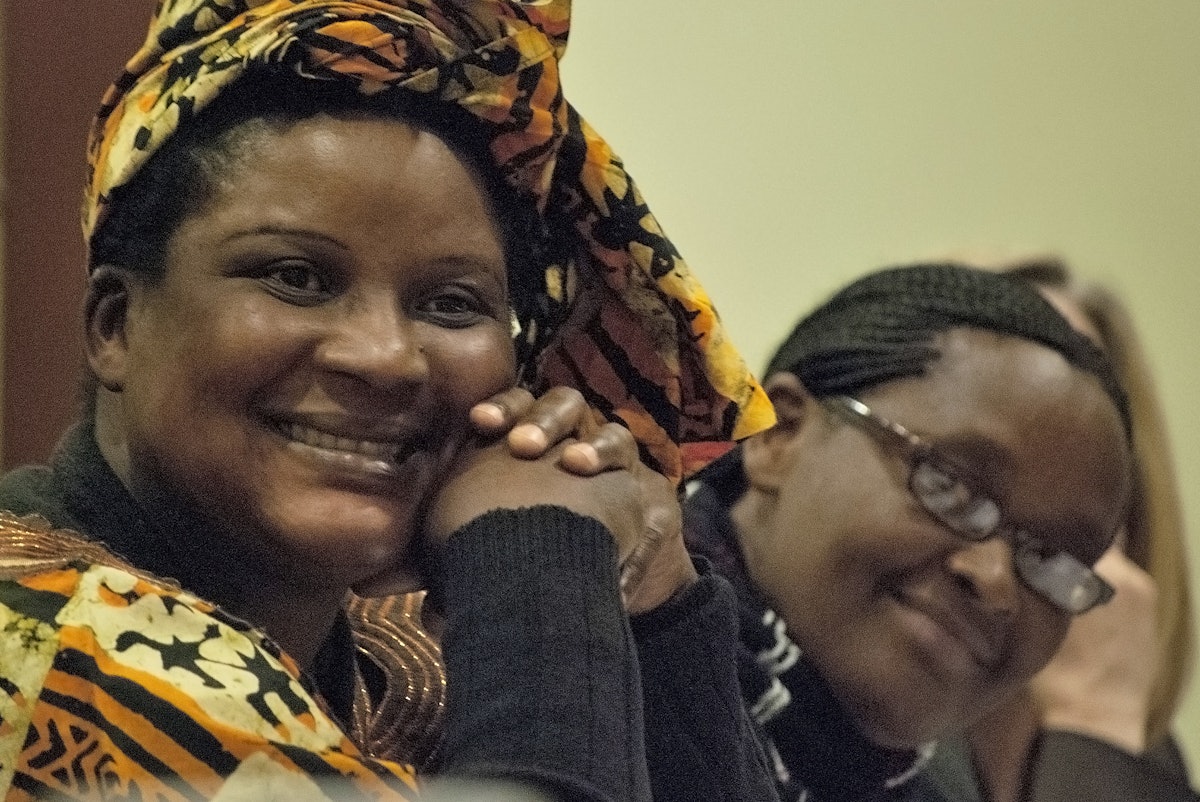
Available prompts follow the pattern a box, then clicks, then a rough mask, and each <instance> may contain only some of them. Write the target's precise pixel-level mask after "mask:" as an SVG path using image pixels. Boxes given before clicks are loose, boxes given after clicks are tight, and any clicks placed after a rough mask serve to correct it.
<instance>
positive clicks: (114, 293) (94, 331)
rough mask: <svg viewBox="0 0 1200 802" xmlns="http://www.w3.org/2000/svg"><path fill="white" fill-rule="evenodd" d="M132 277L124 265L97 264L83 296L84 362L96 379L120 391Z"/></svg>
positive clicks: (124, 366)
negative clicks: (85, 360) (85, 356)
mask: <svg viewBox="0 0 1200 802" xmlns="http://www.w3.org/2000/svg"><path fill="white" fill-rule="evenodd" d="M134 281H135V279H134V277H133V275H132V274H131V273H130V271H129V270H127V269H125V268H121V267H116V266H114V265H100V266H99V267H97V268H96V269H95V270H93V271H92V274H91V276H90V277H89V278H88V288H87V295H86V297H85V298H84V304H83V321H84V345H85V347H86V349H87V360H88V365H90V366H91V369H92V372H93V373H95V374H96V378H97V379H99V381H100V383H101V384H102V385H103V386H104V387H105V388H107V389H109V390H112V391H113V392H120V391H121V390H122V389H123V388H124V386H125V371H126V366H127V361H128V360H127V354H128V347H127V341H126V333H125V327H126V323H127V321H128V317H129V303H130V295H131V289H132V284H133V282H134Z"/></svg>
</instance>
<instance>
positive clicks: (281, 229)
mask: <svg viewBox="0 0 1200 802" xmlns="http://www.w3.org/2000/svg"><path fill="white" fill-rule="evenodd" d="M261 236H275V237H301V238H304V239H310V240H320V241H321V242H325V243H328V244H329V245H333V246H335V247H338V248H341V249H343V250H345V249H346V245H345V243H343V242H342V241H341V240H338V239H336V238H334V237H331V236H329V235H328V234H322V233H321V232H319V231H312V230H310V229H307V228H288V227H286V226H275V225H262V226H255V227H254V228H246V229H239V230H237V231H234V232H233V233H231V234H229V235H228V236H227V237H225V242H236V241H237V240H240V239H245V238H247V237H261Z"/></svg>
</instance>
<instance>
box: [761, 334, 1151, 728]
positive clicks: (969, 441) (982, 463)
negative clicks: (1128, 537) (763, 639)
mask: <svg viewBox="0 0 1200 802" xmlns="http://www.w3.org/2000/svg"><path fill="white" fill-rule="evenodd" d="M940 345H941V347H942V353H943V356H942V357H941V358H940V359H938V360H937V361H935V362H934V363H933V364H932V365H930V367H929V370H928V372H927V373H926V375H924V376H921V377H917V378H912V379H903V380H897V381H893V382H889V383H886V384H884V385H881V386H879V387H878V388H875V389H873V390H872V391H870V392H865V393H863V394H862V395H861V397H860V400H861V401H863V402H864V403H866V404H867V405H869V406H870V407H871V409H872V410H874V411H875V412H877V413H878V414H879V415H881V416H882V417H884V418H887V419H889V420H891V421H894V422H896V423H899V424H901V425H902V426H904V427H905V428H907V429H908V430H909V431H911V432H914V433H916V434H917V435H919V436H920V437H921V438H922V439H923V440H925V441H927V442H928V443H930V444H931V445H932V446H933V447H934V449H935V451H936V453H937V454H938V456H939V457H940V458H941V460H942V461H943V462H944V463H946V464H949V465H950V466H953V467H954V468H955V469H957V470H958V471H959V474H960V477H961V478H963V479H965V480H967V481H968V482H970V483H972V484H973V485H974V486H975V487H976V488H978V489H979V490H981V491H983V492H986V493H987V494H988V495H990V496H991V497H992V498H993V499H994V500H996V501H997V502H998V503H999V505H1000V508H1001V510H1002V511H1003V513H1004V514H1005V515H1006V517H1007V519H1008V520H1009V521H1010V522H1012V523H1013V524H1015V525H1017V526H1019V527H1021V528H1023V529H1025V530H1026V531H1027V532H1029V533H1030V534H1032V535H1034V536H1036V537H1038V538H1040V539H1041V540H1043V541H1044V542H1046V543H1047V544H1049V545H1052V546H1055V547H1058V548H1061V549H1064V550H1067V551H1069V552H1071V553H1072V554H1074V555H1075V556H1077V557H1079V558H1080V559H1082V560H1083V561H1084V562H1085V563H1087V564H1089V565H1090V564H1091V563H1093V562H1094V561H1095V559H1096V558H1097V557H1099V555H1100V554H1101V553H1102V552H1103V551H1104V550H1105V548H1106V546H1107V545H1108V543H1109V541H1110V539H1111V537H1112V534H1113V532H1114V530H1115V529H1116V527H1117V525H1118V523H1119V522H1120V520H1121V514H1122V510H1123V505H1124V500H1125V496H1126V492H1127V479H1126V476H1127V472H1128V464H1129V463H1128V459H1129V458H1128V455H1127V449H1126V444H1125V439H1124V434H1123V429H1122V425H1121V421H1120V418H1119V416H1118V413H1117V411H1116V408H1115V407H1114V405H1113V403H1112V401H1111V400H1110V399H1109V398H1108V396H1107V395H1106V394H1105V393H1104V392H1103V390H1102V389H1101V388H1100V385H1099V383H1098V382H1096V381H1095V380H1094V379H1093V378H1092V377H1090V376H1088V375H1086V374H1084V373H1083V372H1082V371H1079V370H1077V369H1075V368H1073V367H1071V366H1070V365H1069V364H1068V363H1067V362H1066V361H1065V360H1064V359H1063V358H1062V357H1061V356H1060V355H1059V354H1057V353H1056V352H1054V351H1052V350H1050V349H1048V348H1045V347H1043V346H1040V345H1037V344H1035V343H1032V342H1030V341H1026V340H1022V339H1018V338H1015V337H1005V336H1001V335H996V334H993V333H989V332H983V331H978V330H968V329H959V330H955V331H952V332H949V333H948V334H946V335H944V336H943V338H942V339H941V341H940ZM802 406H803V409H804V413H803V420H802V423H801V425H800V426H799V428H798V429H797V430H796V432H795V433H794V434H793V435H790V436H791V437H793V438H795V439H794V441H791V445H792V446H794V447H791V448H789V449H787V453H788V454H789V455H790V456H788V457H786V459H787V460H790V463H789V464H787V465H786V469H785V471H784V472H782V473H781V474H780V475H781V476H782V478H781V479H780V480H779V482H780V484H779V485H778V490H779V494H778V496H777V497H776V503H777V506H776V507H775V512H774V516H773V518H772V519H771V521H772V525H770V526H767V527H763V528H761V529H759V530H757V531H744V532H743V546H744V550H745V552H746V555H747V561H748V563H749V566H750V570H751V573H752V575H753V577H754V579H755V580H756V582H757V583H758V584H759V586H760V587H762V588H763V589H764V590H765V591H766V593H767V595H768V596H769V597H770V598H771V600H772V602H773V603H774V604H775V605H776V606H777V609H778V610H779V612H780V613H781V614H782V615H783V617H784V619H785V621H786V622H787V625H788V629H789V630H790V632H791V634H792V637H793V638H794V639H795V640H796V642H797V643H798V644H799V646H800V647H801V649H803V650H804V652H805V653H806V655H807V656H808V657H809V659H811V660H812V661H813V663H814V664H815V665H816V667H817V668H818V670H819V671H821V673H822V675H823V676H824V677H825V678H826V679H827V680H828V681H829V682H830V684H831V685H832V687H833V689H834V691H835V693H836V694H837V695H838V697H839V698H840V699H841V700H842V701H843V703H844V704H845V706H846V707H847V708H848V709H849V710H850V712H851V713H852V715H854V716H855V717H856V719H857V720H858V721H859V722H860V723H861V725H862V726H863V729H864V731H865V732H866V733H867V734H868V735H869V736H870V737H872V738H873V739H875V740H876V741H878V742H880V743H882V744H884V745H888V746H894V747H912V746H916V745H918V744H920V743H922V742H925V741H928V740H930V739H933V738H936V737H938V736H940V735H943V734H945V733H947V732H949V731H952V730H954V729H957V728H961V727H962V726H963V725H965V724H967V723H969V722H971V721H973V720H974V719H975V718H976V717H978V716H979V715H980V714H981V713H982V712H983V711H985V710H986V709H987V708H988V707H990V706H992V705H993V704H995V703H996V702H997V701H999V700H1000V699H1001V698H1002V697H1003V696H1005V695H1007V694H1008V693H1010V692H1012V691H1013V690H1015V689H1016V688H1017V687H1018V686H1019V685H1020V684H1022V683H1023V682H1024V681H1025V680H1026V679H1028V678H1029V677H1030V676H1032V675H1033V674H1034V673H1035V672H1036V671H1037V670H1038V669H1039V668H1040V667H1041V666H1042V665H1044V664H1045V663H1046V662H1047V661H1048V660H1049V659H1050V657H1051V656H1052V655H1053V653H1054V651H1055V650H1056V648H1057V647H1058V644H1059V642H1060V641H1061V640H1062V638H1063V636H1064V634H1065V632H1066V629H1067V625H1068V623H1069V621H1070V618H1069V616H1068V615H1067V614H1066V613H1063V612H1061V611H1059V610H1058V609H1057V608H1055V607H1053V606H1052V605H1051V604H1050V603H1049V602H1047V601H1045V600H1044V599H1043V598H1042V597H1041V596H1039V595H1037V594H1036V593H1035V592H1033V591H1032V590H1030V589H1029V588H1027V587H1026V586H1025V585H1023V584H1022V583H1021V581H1020V580H1019V579H1018V578H1017V575H1016V573H1015V570H1014V568H1013V562H1012V557H1013V548H1012V546H1011V545H1010V544H1009V543H1008V542H1006V541H1005V540H1003V539H998V538H997V539H992V540H987V541H983V542H974V543H972V542H968V541H965V540H963V539H961V538H960V537H959V536H957V535H955V534H954V533H953V532H951V531H950V530H948V529H947V528H946V527H944V526H943V525H941V524H939V523H938V522H937V521H936V520H935V519H933V518H932V517H931V516H930V515H929V514H928V513H926V512H925V511H924V510H923V508H921V507H920V506H919V504H918V502H917V501H916V499H915V498H914V497H913V495H912V494H911V493H910V491H909V490H908V484H907V483H908V464H907V462H906V461H905V459H904V458H903V457H902V456H901V455H900V454H899V453H897V451H896V450H895V449H894V448H892V447H891V446H889V445H887V444H885V441H883V440H880V439H878V438H874V437H872V436H871V435H870V434H869V433H868V432H867V431H865V430H864V429H863V428H862V427H859V426H854V425H851V424H849V423H847V422H846V421H845V420H844V419H843V418H841V417H840V416H837V415H836V414H835V413H832V412H830V411H828V410H827V409H826V408H824V407H822V406H821V405H820V404H819V403H816V402H814V401H813V400H812V399H811V397H807V396H806V397H805V401H804V402H803V404H802ZM752 466H753V461H752V460H750V459H749V457H748V458H747V471H748V473H749V474H750V478H751V481H752V482H754V480H755V476H754V471H755V470H756V469H754V468H753V467H752Z"/></svg>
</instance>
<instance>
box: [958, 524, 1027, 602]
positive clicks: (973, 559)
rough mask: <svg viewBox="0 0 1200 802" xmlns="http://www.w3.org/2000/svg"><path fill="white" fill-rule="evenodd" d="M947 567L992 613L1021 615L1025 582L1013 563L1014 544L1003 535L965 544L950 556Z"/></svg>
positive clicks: (961, 584) (969, 592)
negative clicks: (1018, 612)
mask: <svg viewBox="0 0 1200 802" xmlns="http://www.w3.org/2000/svg"><path fill="white" fill-rule="evenodd" d="M946 568H947V570H949V571H950V573H951V575H952V576H953V577H954V578H955V580H956V581H957V582H958V583H959V585H960V586H961V587H963V588H964V589H965V590H966V591H967V593H968V594H970V595H971V596H972V597H973V598H974V599H976V600H977V601H978V603H979V604H980V606H981V607H983V609H984V610H986V611H987V612H989V613H992V614H994V615H998V616H1000V617H1003V618H1012V617H1013V616H1015V615H1016V614H1017V610H1018V609H1019V607H1020V603H1021V584H1020V580H1019V579H1018V578H1017V572H1016V568H1015V567H1014V565H1013V547H1012V545H1011V544H1010V543H1009V542H1008V541H1007V540H1006V539H1004V538H1002V537H994V538H990V539H989V540H983V541H980V542H977V543H965V544H963V545H962V547H961V548H958V549H956V550H955V551H953V552H951V553H950V554H949V556H947V558H946Z"/></svg>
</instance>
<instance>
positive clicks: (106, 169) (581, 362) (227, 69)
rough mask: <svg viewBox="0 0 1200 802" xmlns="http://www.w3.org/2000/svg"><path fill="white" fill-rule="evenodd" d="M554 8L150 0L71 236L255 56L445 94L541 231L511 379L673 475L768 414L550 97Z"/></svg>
mask: <svg viewBox="0 0 1200 802" xmlns="http://www.w3.org/2000/svg"><path fill="white" fill-rule="evenodd" d="M569 19H570V3H569V1H568V0H533V1H531V2H516V0H437V1H436V2H435V1H434V0H393V1H391V2H385V1H384V0H356V1H355V2H350V1H345V2H341V1H338V0H163V2H162V3H161V4H160V7H159V9H158V12H157V14H156V16H155V18H154V21H153V23H152V25H151V29H150V32H149V34H148V36H147V39H146V43H145V44H144V45H143V46H142V48H141V49H140V50H139V51H138V53H137V54H136V55H135V56H134V58H133V59H132V60H131V61H130V62H129V64H128V65H127V67H126V70H125V72H124V74H123V75H122V76H121V77H120V78H119V79H118V80H117V81H116V83H114V84H113V86H112V87H110V89H109V91H108V92H107V94H106V95H105V97H104V100H103V104H102V107H101V110H100V112H99V114H98V115H97V118H96V120H95V122H94V123H93V128H92V131H91V137H90V140H89V159H90V167H91V169H90V174H89V180H88V184H87V188H86V193H85V201H84V206H83V230H84V235H85V237H87V238H88V240H89V241H90V240H91V238H92V237H93V235H94V234H95V232H96V230H97V228H98V227H99V226H100V225H102V223H103V220H104V215H105V212H106V207H107V205H108V203H109V201H110V198H111V197H112V195H113V192H114V191H115V190H117V189H118V188H120V187H121V186H124V185H125V184H127V183H129V182H130V181H131V180H132V179H133V177H134V176H136V174H137V173H138V171H139V170H140V169H141V168H142V167H143V166H144V165H145V163H146V161H147V160H148V159H149V158H150V157H151V156H152V155H153V154H154V153H155V152H156V151H157V150H158V149H159V148H160V147H161V145H162V143H163V142H165V141H166V140H167V139H169V138H170V137H171V136H172V135H173V134H174V132H175V131H177V130H178V129H179V128H180V126H182V125H185V124H186V123H187V121H188V119H190V118H191V117H192V116H194V115H195V114H197V113H198V112H199V111H200V110H201V109H203V108H204V107H205V106H206V105H207V104H208V103H209V102H210V101H211V100H212V99H213V98H215V97H216V96H218V95H219V94H220V93H221V91H222V90H223V89H224V88H225V87H227V86H228V85H230V84H231V83H233V82H234V81H237V80H238V78H239V76H241V75H243V74H244V73H245V72H246V71H247V70H248V69H249V68H251V67H252V66H253V65H255V64H262V63H276V64H280V65H284V66H285V67H286V68H288V69H292V70H295V71H296V72H297V73H298V74H300V75H303V76H306V77H309V78H312V79H313V80H325V81H329V80H333V81H350V82H353V83H354V85H356V86H357V88H358V89H359V91H361V92H363V93H364V94H366V95H376V94H378V93H382V92H388V91H396V90H403V91H408V92H416V93H420V94H422V95H424V96H427V97H430V98H434V99H436V100H437V101H438V102H443V103H448V104H454V105H457V106H459V107H461V108H463V109H465V110H467V111H468V112H470V113H471V114H472V115H473V117H474V119H477V120H478V121H479V123H480V126H481V130H482V131H483V132H484V134H485V136H486V139H487V141H488V146H489V150H490V156H491V160H492V162H493V164H494V165H495V167H496V169H497V170H498V172H499V174H500V175H501V176H502V177H503V179H504V180H505V181H506V182H507V183H508V184H509V185H511V186H512V187H514V188H515V189H516V190H517V191H518V192H519V193H522V194H524V195H525V196H527V197H529V198H530V199H531V201H532V202H533V203H534V204H535V205H536V207H537V209H538V210H539V212H540V215H541V218H542V223H543V225H544V226H545V227H546V229H547V231H549V232H550V234H551V236H552V237H554V238H555V239H556V245H557V247H554V248H550V249H547V252H548V254H553V256H551V255H547V256H546V257H545V258H543V259H540V260H535V263H533V264H530V265H525V266H522V267H521V268H520V269H527V270H530V271H533V272H536V273H537V274H538V275H534V276H528V277H522V278H523V279H526V278H527V279H529V280H530V281H532V282H534V283H535V286H536V287H537V288H538V290H539V295H540V300H541V302H540V303H538V304H535V305H534V306H535V307H536V308H535V309H533V310H530V311H528V312H527V313H526V314H525V315H524V316H523V319H522V320H520V324H521V334H520V337H521V338H523V343H522V345H523V347H522V348H520V349H519V350H520V353H521V354H522V356H523V360H524V363H525V364H523V366H522V368H523V370H522V376H523V380H524V381H525V382H526V383H527V384H528V385H529V386H531V388H533V389H535V390H536V389H538V388H541V387H545V386H549V385H551V384H566V385H570V386H574V387H576V388H578V389H579V390H580V391H582V392H583V393H584V395H585V397H586V398H587V399H588V401H589V403H590V404H591V405H592V406H593V407H594V408H595V409H597V410H598V411H599V412H600V413H601V414H603V415H604V416H605V417H606V418H608V419H609V420H615V421H619V422H621V423H623V424H624V425H626V426H628V427H629V428H630V430H631V431H632V432H633V434H634V436H635V437H636V438H637V440H638V442H639V443H640V445H641V446H642V448H643V453H644V455H645V456H646V457H648V458H649V459H650V460H651V461H653V462H655V463H657V467H659V468H660V469H661V470H663V471H664V472H665V473H666V474H667V475H669V476H672V477H674V478H676V479H678V478H679V476H680V473H681V458H680V455H679V449H678V444H679V443H683V442H704V441H727V440H731V439H740V438H742V437H746V436H748V435H750V434H753V433H755V432H758V431H761V430H763V429H765V428H767V427H768V426H770V425H771V423H773V420H774V418H773V413H772V411H771V408H770V404H769V402H768V401H767V399H766V396H765V394H764V393H763V392H762V389H761V387H760V386H759V384H758V383H757V381H756V380H755V379H754V377H753V376H752V375H751V374H750V372H749V371H748V370H747V368H746V365H745V363H744V361H743V360H742V358H741V356H740V355H739V354H738V352H737V350H736V349H735V348H734V346H733V345H732V344H731V343H730V342H729V339H728V337H727V336H726V333H725V330H724V328H723V326H722V324H721V321H720V319H719V317H718V315H717V313H716V311H715V309H714V307H713V305H712V303H711V301H710V299H709V297H708V295H707V294H706V293H705V291H704V289H703V287H702V286H701V285H700V284H699V282H698V281H697V280H696V279H695V278H694V277H693V275H692V273H691V271H690V270H689V268H688V266H687V264H686V263H685V262H684V260H683V259H682V257H681V256H680V255H679V253H678V251H677V250H676V249H675V247H674V246H673V245H672V243H671V242H670V240H669V239H667V237H666V236H665V234H664V233H663V231H662V229H661V227H660V226H659V224H658V222H657V221H656V220H655V218H654V216H653V214H652V213H651V212H650V210H649V208H648V206H647V205H646V203H645V201H644V199H643V198H642V196H641V194H640V192H639V191H638V188H637V186H636V185H635V184H634V182H633V180H632V179H631V178H630V176H629V175H628V173H627V172H626V171H625V168H624V164H623V163H622V161H621V159H620V158H619V157H618V156H617V155H616V154H615V153H614V152H613V151H612V149H611V148H610V147H609V146H608V144H607V143H606V142H605V141H604V139H603V138H601V137H600V136H599V135H598V134H597V133H596V132H595V131H594V130H593V129H592V128H591V127H590V126H589V125H588V124H587V122H586V121H585V120H584V119H583V118H582V117H581V116H580V115H579V114H578V113H577V112H576V110H575V109H574V108H573V107H572V106H571V105H570V104H569V103H568V102H567V101H566V99H565V97H564V96H563V92H562V86H561V84H560V81H559V69H558V68H559V60H560V59H561V58H562V56H563V53H564V51H565V48H566V43H567V34H568V30H569ZM514 269H516V268H514Z"/></svg>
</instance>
